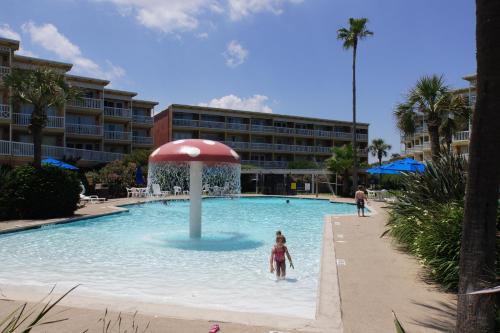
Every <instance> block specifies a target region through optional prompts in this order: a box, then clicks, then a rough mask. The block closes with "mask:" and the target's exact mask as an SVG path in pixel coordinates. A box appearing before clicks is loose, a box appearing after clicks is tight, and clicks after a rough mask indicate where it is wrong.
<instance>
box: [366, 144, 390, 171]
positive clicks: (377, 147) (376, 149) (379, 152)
mask: <svg viewBox="0 0 500 333" xmlns="http://www.w3.org/2000/svg"><path fill="white" fill-rule="evenodd" d="M391 148H392V146H391V145H388V144H386V143H385V142H384V139H373V140H372V144H371V145H370V146H369V147H368V151H369V152H371V153H372V156H376V157H377V159H378V165H382V157H386V156H387V151H388V150H391Z"/></svg>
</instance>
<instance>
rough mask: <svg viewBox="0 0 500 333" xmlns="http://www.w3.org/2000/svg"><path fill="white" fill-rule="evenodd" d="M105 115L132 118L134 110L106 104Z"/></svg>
mask: <svg viewBox="0 0 500 333" xmlns="http://www.w3.org/2000/svg"><path fill="white" fill-rule="evenodd" d="M104 115H105V116H109V117H117V118H130V117H132V110H131V109H124V108H113V107H109V106H105V107H104Z"/></svg>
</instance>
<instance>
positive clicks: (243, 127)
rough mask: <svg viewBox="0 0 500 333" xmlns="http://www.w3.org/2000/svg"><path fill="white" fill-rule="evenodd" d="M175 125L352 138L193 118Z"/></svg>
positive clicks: (343, 134)
mask: <svg viewBox="0 0 500 333" xmlns="http://www.w3.org/2000/svg"><path fill="white" fill-rule="evenodd" d="M173 125H174V126H179V127H195V128H196V127H204V128H214V129H235V130H240V131H247V130H248V129H249V128H250V129H251V131H252V132H258V133H278V134H290V135H304V136H317V137H324V138H343V139H347V140H350V139H351V138H352V133H351V132H333V131H321V130H312V129H302V128H289V127H279V126H265V125H255V124H254V125H247V124H240V123H224V122H218V121H205V120H192V119H174V120H173ZM357 139H358V140H362V141H366V140H368V134H362V133H358V135H357Z"/></svg>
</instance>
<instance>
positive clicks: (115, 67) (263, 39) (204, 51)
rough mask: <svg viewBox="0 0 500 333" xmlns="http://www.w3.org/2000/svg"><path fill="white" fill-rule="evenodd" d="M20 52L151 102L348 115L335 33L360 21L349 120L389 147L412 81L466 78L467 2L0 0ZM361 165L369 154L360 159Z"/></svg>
mask: <svg viewBox="0 0 500 333" xmlns="http://www.w3.org/2000/svg"><path fill="white" fill-rule="evenodd" d="M0 3H1V8H2V10H1V11H0V36H2V37H7V38H11V39H17V40H20V41H21V50H20V54H24V55H27V56H36V57H41V58H45V59H52V60H58V61H64V62H69V63H73V64H74V67H73V69H72V74H76V75H83V76H91V77H98V78H106V79H108V80H111V81H112V83H111V87H112V88H113V89H120V90H130V91H134V92H137V93H138V96H137V98H140V99H147V100H154V101H158V102H159V103H160V104H159V106H157V107H156V111H157V112H159V111H161V110H163V109H164V108H165V107H167V106H168V105H170V104H172V103H177V104H193V105H208V106H214V107H229V108H234V109H246V110H252V111H260V112H272V113H277V114H290V115H300V116H308V117H319V118H327V119H336V120H346V121H351V120H352V92H351V89H352V87H351V84H352V81H351V80H352V72H351V64H352V51H350V50H349V51H346V50H344V49H343V48H342V43H341V41H338V40H337V39H336V31H337V30H338V29H339V28H341V27H347V26H348V19H349V17H356V18H357V17H366V18H368V19H369V22H368V28H369V29H370V30H371V31H373V32H374V36H373V37H371V38H368V39H365V40H363V41H362V42H361V43H360V45H359V47H358V59H357V100H358V104H357V119H358V122H365V123H369V124H370V130H369V140H370V141H371V140H372V139H374V138H382V139H384V140H385V141H386V142H387V143H389V144H391V145H392V151H391V153H399V152H400V149H401V145H400V140H399V132H398V130H397V129H396V126H395V120H394V117H393V115H392V112H393V109H394V106H395V104H396V103H398V102H400V101H402V100H403V98H404V94H405V92H406V91H407V90H408V89H409V88H410V87H411V86H412V85H413V84H414V83H415V82H416V81H417V80H418V78H419V77H421V76H423V75H429V74H443V75H444V76H445V78H446V81H447V83H448V84H449V85H450V86H451V87H453V88H460V87H466V86H467V82H466V81H464V80H462V77H463V76H465V75H468V74H472V73H475V70H476V62H475V8H474V1H472V0H439V1H436V0H420V1H409V0H23V1H19V0H0ZM371 160H373V159H371Z"/></svg>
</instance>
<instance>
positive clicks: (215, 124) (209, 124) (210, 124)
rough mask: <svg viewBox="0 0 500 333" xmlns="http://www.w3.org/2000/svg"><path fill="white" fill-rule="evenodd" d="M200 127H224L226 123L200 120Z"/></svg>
mask: <svg viewBox="0 0 500 333" xmlns="http://www.w3.org/2000/svg"><path fill="white" fill-rule="evenodd" d="M199 124H200V127H204V128H215V129H224V128H226V123H223V122H219V121H208V120H200V121H199Z"/></svg>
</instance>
